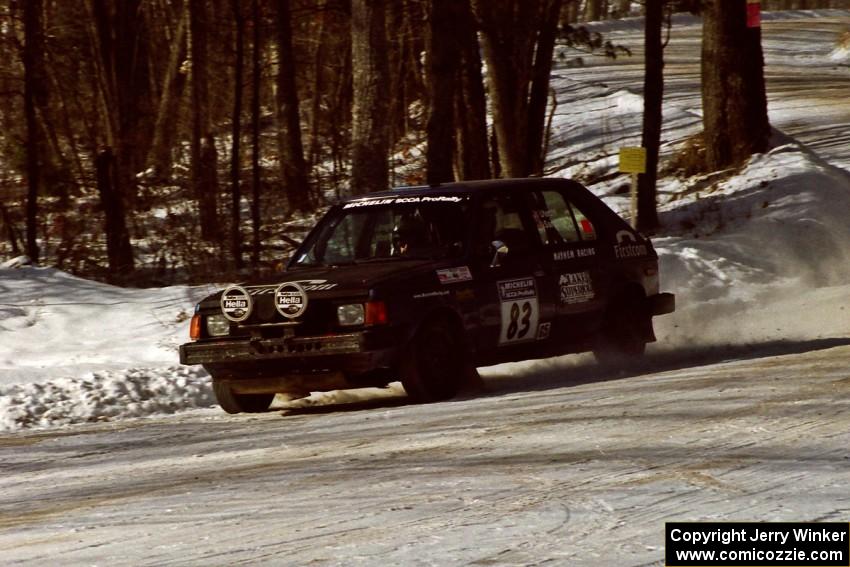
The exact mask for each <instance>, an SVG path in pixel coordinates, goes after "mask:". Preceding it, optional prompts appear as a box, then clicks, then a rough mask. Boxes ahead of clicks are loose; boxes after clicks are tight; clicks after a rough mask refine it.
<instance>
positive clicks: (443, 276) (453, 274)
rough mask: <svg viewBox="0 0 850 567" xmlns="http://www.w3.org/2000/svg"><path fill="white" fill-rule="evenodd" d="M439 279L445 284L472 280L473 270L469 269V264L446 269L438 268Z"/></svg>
mask: <svg viewBox="0 0 850 567" xmlns="http://www.w3.org/2000/svg"><path fill="white" fill-rule="evenodd" d="M437 279H439V280H440V283H441V284H443V285H446V284H452V283H456V282H468V281H472V272H470V271H469V266H458V267H457V268H448V269H446V270H437Z"/></svg>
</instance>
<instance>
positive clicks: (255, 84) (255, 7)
mask: <svg viewBox="0 0 850 567" xmlns="http://www.w3.org/2000/svg"><path fill="white" fill-rule="evenodd" d="M251 19H252V25H253V27H254V40H253V45H252V49H251V85H252V89H251V188H252V192H253V198H252V199H251V226H252V228H253V238H252V243H253V245H252V247H251V267H252V268H253V270H254V273H255V274H256V273H257V272H258V271H259V269H260V228H261V226H260V225H261V224H262V219H261V218H260V193H261V191H260V73H262V70H261V68H260V51H261V49H262V45H261V39H262V38H261V36H260V28H261V27H262V26H261V21H260V0H252V2H251Z"/></svg>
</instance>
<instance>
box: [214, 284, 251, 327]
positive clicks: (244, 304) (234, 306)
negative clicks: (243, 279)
mask: <svg viewBox="0 0 850 567" xmlns="http://www.w3.org/2000/svg"><path fill="white" fill-rule="evenodd" d="M253 306H254V302H253V300H252V299H251V295H250V294H249V293H248V291H247V290H246V289H245V288H244V287H242V286H238V285H232V286H230V287H228V288H227V289H225V290H224V292H223V293H222V294H221V312H222V314H223V315H224V316H225V317H227V318H228V319H230V320H231V321H233V322H235V323H239V322H240V321H244V320H245V319H247V318H248V317H250V316H251V309H252V308H253Z"/></svg>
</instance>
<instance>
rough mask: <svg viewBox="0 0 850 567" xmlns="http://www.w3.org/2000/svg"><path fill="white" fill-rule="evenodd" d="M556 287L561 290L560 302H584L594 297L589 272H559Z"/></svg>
mask: <svg viewBox="0 0 850 567" xmlns="http://www.w3.org/2000/svg"><path fill="white" fill-rule="evenodd" d="M558 287H559V288H560V290H561V303H566V304H572V303H584V302H586V301H590V300H591V299H593V298H594V297H596V293H595V292H594V291H593V281H592V280H591V279H590V272H577V273H575V274H561V277H560V278H559V279H558Z"/></svg>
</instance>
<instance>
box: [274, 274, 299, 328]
mask: <svg viewBox="0 0 850 567" xmlns="http://www.w3.org/2000/svg"><path fill="white" fill-rule="evenodd" d="M274 306H275V308H276V309H277V312H278V313H280V314H281V315H283V316H284V317H286V318H287V319H295V318H296V317H299V316H301V314H302V313H304V311H305V310H306V309H307V292H306V291H305V290H304V288H303V287H301V284H299V283H298V282H284V283H282V284H280V285H279V286H277V289H276V290H275V292H274Z"/></svg>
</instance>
